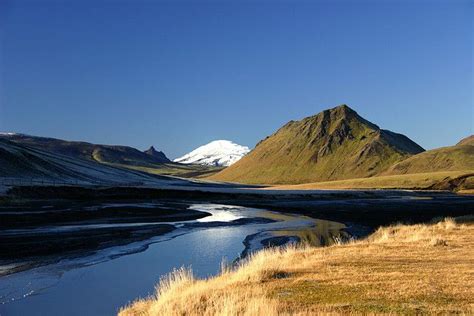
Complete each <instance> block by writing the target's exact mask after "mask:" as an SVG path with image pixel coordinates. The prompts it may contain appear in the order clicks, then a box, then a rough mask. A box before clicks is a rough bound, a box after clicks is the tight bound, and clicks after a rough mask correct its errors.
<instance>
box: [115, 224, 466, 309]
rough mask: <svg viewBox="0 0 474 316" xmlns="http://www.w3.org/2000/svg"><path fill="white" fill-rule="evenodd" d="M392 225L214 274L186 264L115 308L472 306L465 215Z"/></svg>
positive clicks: (275, 251)
mask: <svg viewBox="0 0 474 316" xmlns="http://www.w3.org/2000/svg"><path fill="white" fill-rule="evenodd" d="M461 222H462V223H458V222H457V220H455V219H452V218H447V219H444V220H442V221H439V222H437V223H433V224H429V225H410V226H409V225H401V224H397V225H393V226H389V227H383V228H380V229H378V230H377V231H376V232H374V234H372V235H371V236H369V237H368V238H366V239H364V240H359V241H349V242H342V241H341V242H339V243H336V244H335V245H333V246H330V247H325V248H313V247H309V246H303V247H301V246H297V245H291V246H289V247H286V248H270V249H264V250H262V251H260V252H257V253H255V254H253V255H251V256H250V257H249V258H247V259H245V260H242V261H241V262H240V263H239V264H237V266H233V267H230V266H229V265H226V264H223V265H222V267H223V268H222V271H221V273H220V274H219V275H218V276H215V277H211V278H208V279H204V280H196V279H195V278H194V277H193V274H192V271H191V270H190V269H184V268H181V269H178V270H175V271H173V272H172V273H171V274H170V275H169V276H167V277H165V278H163V279H162V280H161V281H160V284H159V286H158V287H157V293H156V295H155V296H152V297H149V298H146V299H142V300H138V301H136V302H134V303H132V304H131V305H130V306H127V307H125V308H123V309H122V310H121V311H120V315H122V316H123V315H170V316H174V315H186V316H194V315H225V316H231V315H314V314H324V313H329V314H334V313H343V314H351V313H355V314H379V313H384V314H427V313H436V314H451V313H457V314H472V313H474V300H473V297H474V278H473V275H474V268H473V266H472V262H474V241H473V239H472V236H473V235H474V225H472V224H471V223H469V222H468V220H467V219H466V218H463V219H462V220H461Z"/></svg>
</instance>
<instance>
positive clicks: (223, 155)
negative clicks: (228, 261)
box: [174, 140, 250, 167]
mask: <svg viewBox="0 0 474 316" xmlns="http://www.w3.org/2000/svg"><path fill="white" fill-rule="evenodd" d="M249 152H250V149H249V148H248V147H247V146H241V145H238V144H236V143H234V142H231V141H229V140H215V141H212V142H210V143H209V144H206V145H204V146H201V147H198V148H196V149H195V150H193V151H191V152H190V153H189V154H186V155H184V156H183V157H180V158H177V159H175V160H174V162H179V163H184V164H199V165H208V166H224V167H227V166H230V165H232V164H234V163H236V162H237V161H238V160H240V159H241V158H242V157H243V156H245V155H246V154H248V153H249Z"/></svg>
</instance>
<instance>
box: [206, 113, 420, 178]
mask: <svg viewBox="0 0 474 316" xmlns="http://www.w3.org/2000/svg"><path fill="white" fill-rule="evenodd" d="M423 151H424V149H423V148H422V147H421V146H419V145H418V144H416V143H415V142H413V141H412V140H410V139H409V138H408V137H406V136H404V135H402V134H397V133H394V132H391V131H388V130H384V129H380V128H379V127H378V126H377V125H375V124H373V123H371V122H369V121H367V120H366V119H364V118H362V117H361V116H359V115H358V114H357V112H355V111H354V110H352V109H351V108H350V107H348V106H347V105H341V106H338V107H335V108H332V109H329V110H326V111H323V112H321V113H319V114H317V115H314V116H310V117H307V118H304V119H302V120H301V121H290V122H288V123H287V124H286V125H284V126H283V127H281V128H280V129H279V130H278V131H276V132H275V133H274V134H272V135H271V136H269V137H267V138H265V139H264V140H262V141H260V142H259V143H258V144H257V146H256V147H255V149H254V150H252V151H251V152H250V153H249V154H248V155H247V156H245V157H244V158H242V159H241V160H240V161H238V162H237V163H236V164H234V165H232V166H230V167H229V168H226V169H224V170H223V171H221V172H219V173H217V174H215V175H213V176H211V179H214V180H222V181H235V182H242V183H261V184H262V183H263V184H274V183H305V182H318V181H328V180H338V179H350V178H362V177H371V176H375V175H378V174H380V173H382V172H383V171H385V170H387V169H388V168H389V167H391V166H392V165H394V164H395V163H397V162H400V161H402V160H404V159H406V158H408V157H410V156H412V155H415V154H418V153H421V152H423Z"/></svg>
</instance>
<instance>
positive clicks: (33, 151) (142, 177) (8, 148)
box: [0, 137, 184, 185]
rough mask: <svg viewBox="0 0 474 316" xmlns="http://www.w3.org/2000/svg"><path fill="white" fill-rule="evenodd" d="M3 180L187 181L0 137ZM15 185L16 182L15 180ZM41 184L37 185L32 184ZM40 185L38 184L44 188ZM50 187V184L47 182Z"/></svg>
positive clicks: (103, 182)
mask: <svg viewBox="0 0 474 316" xmlns="http://www.w3.org/2000/svg"><path fill="white" fill-rule="evenodd" d="M0 177H6V178H14V179H15V181H21V180H20V179H23V181H27V182H26V183H27V184H28V183H29V182H28V181H33V180H34V179H36V181H57V182H60V183H66V184H67V183H72V184H75V183H79V184H107V185H120V184H127V183H131V184H135V185H136V184H137V183H141V184H153V185H157V184H160V185H174V184H178V185H182V184H183V183H184V181H180V180H177V179H172V178H168V177H160V176H156V175H151V174H148V173H145V172H139V171H134V170H130V169H125V168H116V167H113V166H109V165H106V164H102V163H98V162H96V161H93V159H82V158H79V157H74V156H71V154H70V153H69V155H63V154H59V153H57V152H52V151H50V149H49V148H47V149H41V148H38V147H37V146H25V145H22V144H19V143H17V142H13V141H10V140H8V139H6V138H5V137H0ZM12 181H13V180H12ZM31 183H32V184H38V182H35V183H33V182H31ZM41 183H42V182H40V183H39V184H41ZM47 183H48V182H47Z"/></svg>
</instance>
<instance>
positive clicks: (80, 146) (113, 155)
mask: <svg viewBox="0 0 474 316" xmlns="http://www.w3.org/2000/svg"><path fill="white" fill-rule="evenodd" d="M0 138H4V139H8V140H10V141H12V142H15V143H17V144H21V145H24V146H31V147H36V148H40V149H42V150H47V151H49V152H53V153H57V154H61V155H65V156H70V157H74V158H81V159H86V160H92V161H97V162H101V163H110V164H121V165H132V166H153V165H155V164H157V163H167V162H171V161H170V160H169V159H168V158H167V157H166V155H165V154H164V153H163V152H161V151H156V150H155V148H154V147H153V146H151V147H150V149H148V150H146V151H145V152H142V151H140V150H138V149H135V148H132V147H128V146H114V145H98V144H91V143H87V142H80V141H67V140H62V139H56V138H50V137H39V136H30V135H25V134H15V133H3V134H0Z"/></svg>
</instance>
